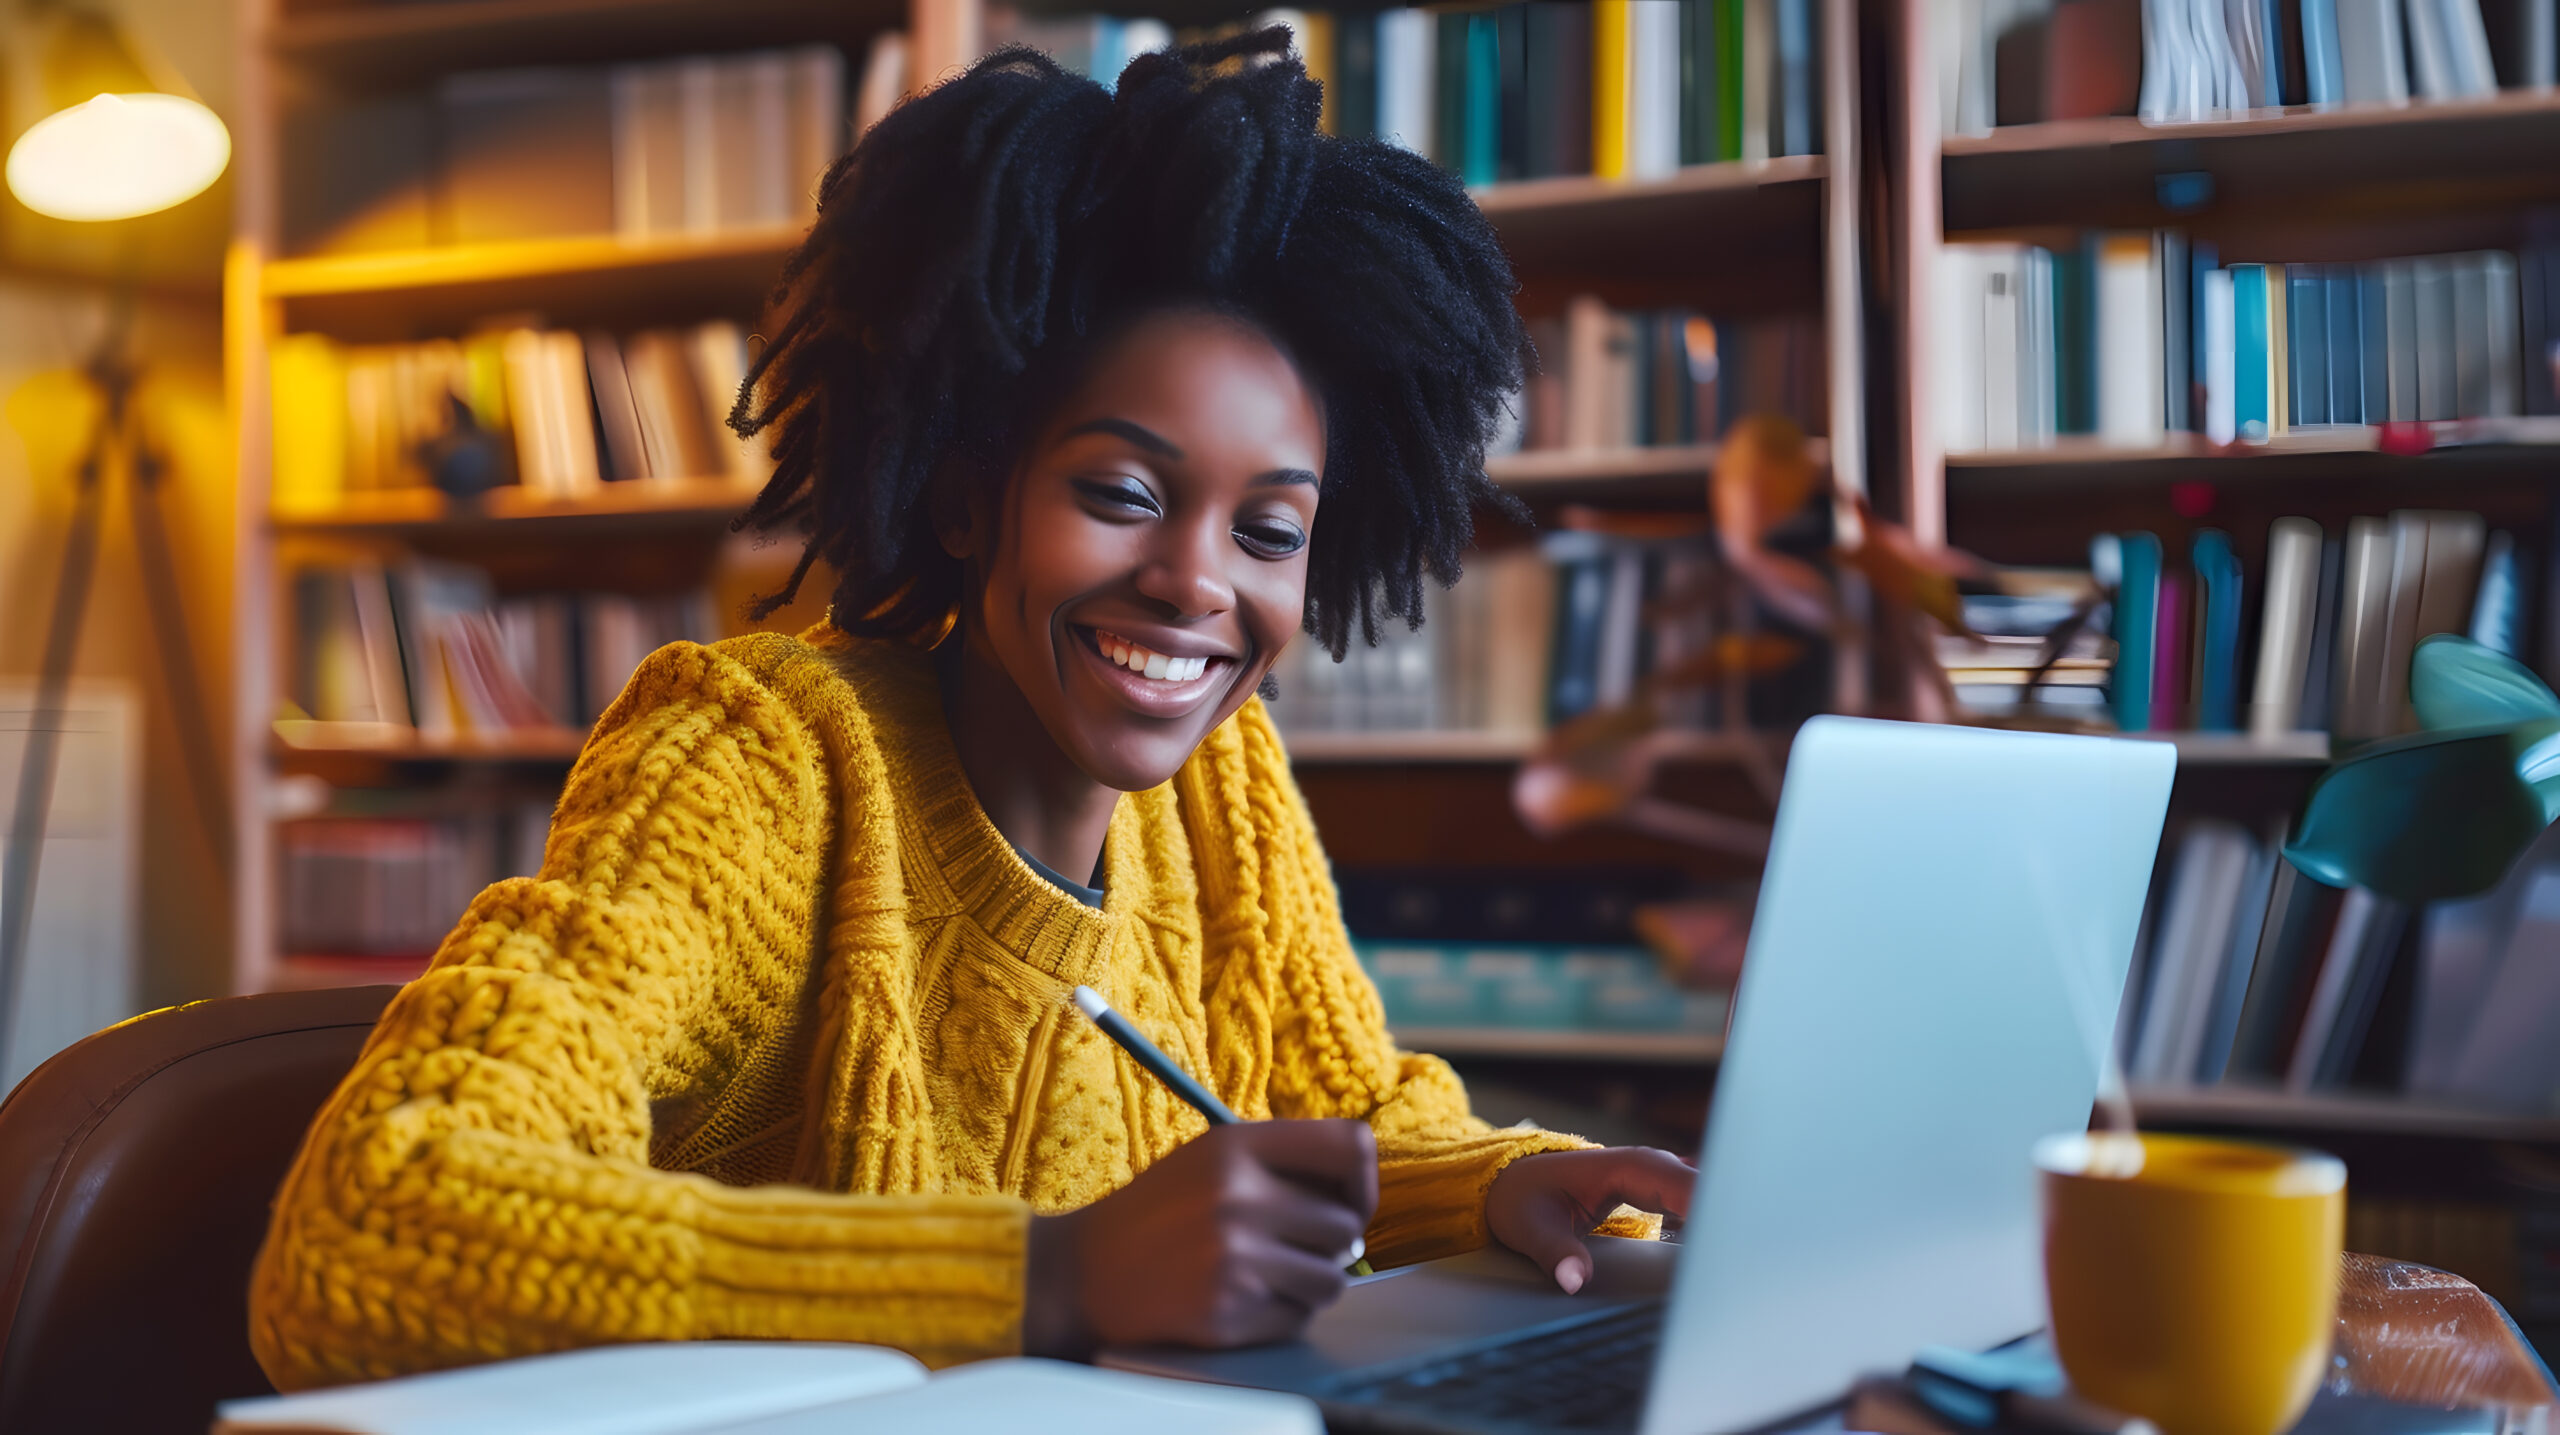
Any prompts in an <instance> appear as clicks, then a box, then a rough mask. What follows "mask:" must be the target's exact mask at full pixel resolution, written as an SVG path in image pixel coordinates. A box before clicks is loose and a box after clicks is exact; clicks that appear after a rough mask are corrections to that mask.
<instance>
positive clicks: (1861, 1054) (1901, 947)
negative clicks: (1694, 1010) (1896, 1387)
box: [1643, 718, 2177, 1435]
mask: <svg viewBox="0 0 2560 1435" xmlns="http://www.w3.org/2000/svg"><path fill="white" fill-rule="evenodd" d="M2176 763H2177V759H2176V753H2175V750H2174V749H2172V748H2171V747H2170V746H2169V745H2168V744H2166V743H2151V742H2129V741H2124V740H2120V739H2108V738H2085V737H2061V736H2054V735H2050V734H2043V733H2006V732H1989V731H1984V730H1980V729H1971V728H1951V727H1939V726H1928V725H1922V724H1913V723H1888V722H1872V721H1865V720H1860V719H1854V718H1817V719H1815V720H1814V721H1812V722H1810V723H1807V724H1806V725H1805V726H1804V728H1803V730H1802V731H1801V732H1800V733H1799V734H1798V736H1797V738H1796V741H1795V746H1794V749H1793V751H1792V753H1791V755H1790V756H1789V759H1788V764H1787V779H1786V785H1785V789H1784V791H1783V793H1782V795H1781V798H1780V801H1779V804H1778V820H1777V833H1776V838H1775V841H1774V842H1773V844H1772V847H1771V850H1770V854H1769V863H1768V867H1767V870H1766V872H1765V874H1764V875H1763V877H1762V878H1761V883H1760V905H1759V911H1758V914H1757V916H1756V918H1755V919H1754V922H1753V925H1752V931H1751V947H1750V956H1749V959H1748V960H1747V961H1746V962H1745V964H1744V967H1743V975H1742V985H1741V989H1740V990H1739V992H1737V993H1736V1004H1735V1011H1734V1020H1733V1028H1732V1035H1731V1039H1730V1040H1729V1041H1728V1042H1727V1044H1726V1048H1725V1056H1724V1062H1723V1067H1722V1070H1721V1071H1720V1072H1719V1074H1718V1076H1717V1079H1716V1093H1715V1105H1714V1119H1713V1120H1712V1121H1710V1122H1709V1123H1708V1128H1707V1143H1706V1151H1705V1156H1704V1159H1703V1161H1702V1162H1701V1171H1700V1177H1699V1183H1698V1192H1697V1199H1696V1201H1695V1202H1694V1204H1693V1206H1692V1208H1691V1219H1690V1222H1689V1225H1688V1230H1687V1234H1686V1236H1685V1240H1686V1241H1687V1243H1688V1244H1687V1249H1685V1250H1684V1251H1683V1252H1682V1254H1681V1259H1680V1269H1679V1273H1678V1275H1677V1277H1676V1278H1675V1282H1674V1287H1673V1294H1672V1301H1671V1309H1670V1312H1669V1314H1668V1317H1667V1321H1668V1323H1667V1325H1666V1327H1665V1329H1664V1332H1663V1340H1662V1347H1661V1349H1662V1353H1661V1356H1660V1358H1659V1363H1658V1365H1657V1366H1656V1369H1655V1372H1654V1379H1653V1388H1652V1394H1651V1398H1650V1399H1649V1400H1648V1402H1647V1405H1646V1411H1645V1420H1644V1426H1643V1430H1644V1435H1699V1432H1703V1431H1731V1430H1741V1429H1747V1428H1750V1427H1752V1426H1756V1425H1760V1424H1764V1423H1767V1422H1769V1421H1772V1420H1775V1419H1778V1418H1780V1417H1782V1416H1786V1415H1789V1414H1792V1413H1795V1412H1798V1411H1802V1410H1806V1409H1809V1408H1811V1407H1814V1406H1818V1405H1820V1404H1822V1403H1824V1402H1826V1401H1828V1400H1831V1399H1834V1398H1837V1397H1838V1396H1839V1395H1840V1394H1841V1392H1843V1391H1844V1390H1846V1389H1847V1388H1848V1386H1849V1385H1850V1383H1851V1382H1852V1381H1853V1380H1855V1379H1856V1378H1857V1377H1859V1376H1861V1375H1864V1374H1868V1373H1871V1372H1878V1371H1898V1370H1900V1369H1902V1368H1903V1367H1904V1366H1905V1365H1907V1364H1908V1363H1909V1362H1910V1360H1911V1357H1912V1355H1913V1354H1914V1353H1915V1352H1916V1351H1917V1350H1918V1349H1919V1347H1921V1346H1923V1345H1927V1344H1933V1343H1935V1344H1950V1345H1957V1346H1963V1347H1982V1346H1987V1345H1992V1344H1996V1343H1998V1342H2000V1341H2004V1340H2007V1339H2010V1338H2012V1337H2015V1336H2019V1335H2023V1334H2026V1333H2027V1332H2029V1331H2031V1330H2034V1329H2035V1328H2037V1327H2038V1326H2040V1325H2042V1324H2043V1323H2044V1295H2043V1279H2042V1274H2041V1269H2042V1268H2041V1260H2040V1257H2039V1254H2038V1237H2037V1218H2036V1195H2035V1182H2034V1177H2033V1174H2032V1170H2031V1168H2030V1167H2029V1165H2028V1159H2027V1152H2028V1147H2029V1146H2030V1145H2032V1144H2033V1143H2034V1141H2035V1140H2036V1138H2037V1137H2039V1136H2043V1135H2046V1134H2048V1133H2051V1132H2055V1131H2062V1130H2075V1129H2078V1128H2079V1127H2081V1126H2082V1125H2084V1124H2085V1123H2086V1121H2087V1119H2088V1114H2089V1107H2090V1102H2091V1101H2092V1100H2093V1099H2094V1097H2095V1095H2096V1092H2097V1086H2098V1078H2099V1072H2100V1067H2101V1063H2102V1062H2103V1060H2104V1053H2105V1049H2106V1046H2107V1043H2108V1042H2109V1041H2110V1040H2111V1039H2112V1035H2113V1032H2114V1030H2115V1016H2116V1003H2117V1000H2118V998H2119V996H2120V995H2121V993H2122V990H2123V987H2124V979H2125V968H2126V965H2127V963H2128V962H2129V961H2130V960H2131V956H2132V951H2133V941H2134V931H2135V927H2136V926H2137V925H2138V923H2139V922H2140V920H2141V915H2142V902H2143V895H2144V891H2145V888H2146V887H2147V886H2148V883H2149V878H2150V873H2151V862H2152V857H2153V854H2154V853H2155V851H2156V850H2157V849H2158V846H2159V841H2160V824H2161V819H2162V816H2163V814H2164V813H2165V811H2166V809H2167V806H2168V800H2169V785H2170V780H2171V777H2172V776H2173V774H2174V772H2175V769H2176Z"/></svg>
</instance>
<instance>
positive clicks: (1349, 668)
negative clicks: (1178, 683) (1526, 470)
mask: <svg viewBox="0 0 2560 1435" xmlns="http://www.w3.org/2000/svg"><path fill="white" fill-rule="evenodd" d="M1729 579H1730V574H1729V573H1728V572H1727V570H1726V569H1725V568H1724V566H1723V564H1722V563H1721V561H1720V560H1719V559H1718V557H1717V556H1716V554H1715V551H1714V548H1713V546H1712V544H1711V543H1710V542H1709V541H1708V540H1707V539H1706V537H1705V536H1704V535H1699V534H1689V535H1683V536H1674V537H1663V538H1635V537H1626V536H1620V535H1617V534H1611V533H1597V532H1586V531H1578V530H1573V529H1562V530H1558V531H1555V532H1552V533H1549V534H1547V535H1546V536H1544V537H1543V538H1542V539H1541V540H1540V541H1539V542H1538V543H1537V544H1535V545H1522V546H1518V547H1511V548H1500V549H1495V550H1493V551H1491V552H1488V553H1481V554H1478V555H1476V556H1475V557H1474V558H1473V559H1472V560H1471V561H1470V563H1469V564H1468V567H1467V571H1466V576H1465V577H1463V578H1462V579H1460V581H1459V582H1458V583H1457V585H1456V586H1454V587H1452V588H1450V589H1448V590H1446V591H1445V592H1444V591H1441V590H1439V589H1437V588H1436V587H1435V588H1432V589H1430V590H1429V591H1428V592H1427V595H1426V598H1425V604H1426V607H1425V612H1424V620H1423V624H1422V626H1421V627H1420V628H1418V629H1413V630H1405V629H1400V628H1391V629H1390V630H1389V631H1387V632H1385V633H1383V634H1382V635H1381V638H1380V641H1379V642H1378V643H1377V644H1376V645H1375V646H1367V645H1363V644H1357V643H1355V644H1354V645H1353V646H1352V647H1351V649H1350V651H1349V652H1348V653H1347V654H1346V655H1345V657H1344V660H1343V661H1342V662H1340V663H1336V662H1334V661H1332V660H1331V659H1330V658H1329V657H1328V656H1326V655H1325V654H1324V653H1322V652H1320V651H1317V650H1315V649H1314V646H1313V645H1312V644H1308V643H1297V644H1292V645H1291V646H1290V647H1289V648H1288V649H1287V650H1286V651H1285V652H1284V653H1283V654H1282V655H1281V658H1280V661H1279V663H1278V664H1277V665H1276V666H1275V667H1274V669H1273V673H1274V676H1275V677H1276V679H1277V681H1278V685H1279V690H1280V696H1279V697H1278V699H1276V700H1275V701H1274V702H1273V703H1272V705H1271V708H1272V717H1273V719H1274V721H1276V722H1278V723H1279V724H1280V726H1281V727H1282V729H1283V730H1284V731H1287V732H1291V733H1310V732H1489V733H1504V734H1509V735H1512V736H1515V737H1520V738H1524V739H1525V738H1530V737H1534V736H1535V735H1536V734H1538V733H1539V732H1541V731H1543V730H1545V729H1546V728H1547V727H1549V726H1551V725H1553V724H1555V723H1560V722H1564V721H1567V720H1569V719H1571V718H1574V717H1577V716H1580V715H1581V714H1583V713H1586V712H1590V711H1592V710H1594V709H1599V708H1614V707H1618V706H1621V705H1625V704H1627V703H1630V702H1632V701H1634V700H1636V699H1638V698H1639V697H1642V698H1644V699H1645V700H1646V701H1648V702H1649V703H1650V705H1651V706H1652V709H1653V711H1654V712H1655V714H1656V716H1657V717H1658V718H1659V719H1660V720H1661V722H1662V724H1663V725H1664V726H1666V727H1671V728H1678V729H1686V730H1698V731H1706V730H1718V729H1725V728H1744V727H1755V728H1756V727H1792V726H1793V725H1794V724H1795V723H1797V722H1799V721H1801V720H1803V719H1804V718H1805V717H1808V716H1810V715H1811V714H1813V713H1814V712H1817V711H1819V710H1820V708H1821V705H1822V700H1823V696H1824V693H1823V684H1824V682H1825V679H1824V678H1823V676H1822V674H1823V673H1824V672H1825V671H1826V668H1825V665H1824V664H1823V662H1822V661H1821V660H1820V658H1819V656H1818V654H1817V653H1816V651H1815V649H1816V648H1817V647H1818V644H1816V643H1815V642H1814V641H1813V640H1811V639H1807V638H1802V637H1801V636H1799V637H1798V639H1797V641H1799V642H1800V643H1801V644H1802V646H1803V650H1804V651H1803V654H1802V656H1801V657H1800V659H1799V660H1798V661H1796V662H1794V663H1792V664H1789V665H1786V666H1783V667H1781V668H1780V669H1779V670H1778V671H1775V672H1770V673H1764V674H1758V675H1753V674H1749V673H1745V672H1740V671H1736V672H1732V673H1726V674H1709V675H1707V680H1704V681H1685V680H1678V679H1676V677H1675V678H1674V680H1672V681H1665V682H1660V683H1656V681H1655V680H1656V679H1658V678H1663V677H1666V676H1667V675H1676V674H1679V673H1683V672H1686V671H1688V670H1689V669H1692V668H1696V667H1698V666H1699V665H1700V664H1701V663H1703V662H1705V661H1706V660H1707V658H1708V655H1709V654H1710V653H1711V652H1712V651H1714V650H1715V649H1716V648H1717V646H1718V645H1719V644H1720V643H1721V642H1722V640H1723V639H1725V638H1727V637H1729V636H1737V635H1739V636H1744V637H1748V636H1749V635H1752V634H1755V633H1759V632H1762V631H1764V630H1765V629H1766V628H1767V627H1768V621H1767V619H1766V617H1765V615H1764V614H1762V613H1761V612H1760V610H1759V608H1758V606H1757V605H1756V603H1755V602H1754V600H1753V599H1752V598H1751V597H1750V595H1749V593H1748V592H1747V591H1746V590H1744V589H1743V588H1742V586H1741V585H1739V584H1737V583H1733V582H1731V581H1729Z"/></svg>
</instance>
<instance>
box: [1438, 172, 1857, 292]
mask: <svg viewBox="0 0 2560 1435" xmlns="http://www.w3.org/2000/svg"><path fill="white" fill-rule="evenodd" d="M1825 173H1827V169H1826V167H1825V165H1824V162H1823V158H1822V156H1820V155H1792V156H1788V157H1786V158H1782V159H1770V160H1763V161H1760V162H1757V163H1751V164H1742V163H1733V164H1704V165H1691V166H1689V167H1687V168H1685V169H1681V170H1678V171H1676V172H1674V173H1672V174H1670V175H1666V176H1664V177H1663V178H1660V179H1647V180H1615V179H1598V178H1594V177H1592V176H1589V175H1569V176H1560V177H1557V178H1553V179H1530V180H1517V181H1514V182H1512V183H1509V184H1497V185H1487V186H1485V187H1483V188H1480V189H1477V190H1475V191H1474V194H1475V200H1476V205H1477V207H1478V208H1480V209H1482V210H1483V211H1484V213H1485V217H1486V218H1488V219H1490V220H1492V221H1493V227H1494V229H1495V230H1496V232H1498V233H1499V234H1500V235H1501V236H1502V246H1503V248H1504V249H1505V250H1506V251H1507V252H1508V253H1509V254H1510V256H1511V263H1512V267H1513V268H1515V269H1517V270H1519V271H1520V272H1521V274H1522V275H1523V276H1525V277H1529V278H1532V279H1535V280H1541V281H1548V280H1553V281H1569V280H1574V279H1583V280H1587V281H1589V282H1592V283H1596V284H1600V285H1603V286H1607V285H1612V284H1630V283H1633V284H1643V283H1648V282H1650V283H1677V282H1687V283H1696V282H1698V281H1699V279H1700V277H1701V276H1702V275H1703V276H1710V277H1712V276H1713V275H1715V274H1716V273H1717V272H1718V271H1723V270H1728V269H1733V268H1735V267H1737V266H1741V267H1746V268H1757V267H1759V266H1766V265H1771V264H1776V265H1781V266H1785V267H1787V268H1789V269H1790V270H1791V271H1803V275H1802V276H1800V277H1804V276H1818V270H1819V266H1820V255H1821V251H1822V180H1823V176H1824V175H1825ZM1758 277H1759V278H1760V279H1761V280H1762V281H1763V282H1765V281H1766V279H1767V275H1766V274H1765V273H1763V274H1761V275H1759V276H1758Z"/></svg>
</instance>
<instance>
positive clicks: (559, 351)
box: [542, 329, 604, 498]
mask: <svg viewBox="0 0 2560 1435" xmlns="http://www.w3.org/2000/svg"><path fill="white" fill-rule="evenodd" d="M542 352H543V357H544V359H545V360H546V361H547V362H546V363H545V364H544V366H543V367H544V370H545V373H544V394H543V397H544V399H545V400H546V401H547V402H548V403H549V404H551V406H552V412H553V413H554V414H555V415H557V418H556V419H555V420H554V422H553V424H552V427H553V430H554V433H555V436H556V438H557V440H558V443H559V449H558V459H559V468H558V469H557V471H556V472H555V473H554V475H553V477H554V479H555V480H556V487H555V488H554V490H553V492H554V496H556V497H560V498H579V497H583V496H585V495H587V494H590V493H593V492H595V491H596V489H597V488H598V487H600V486H601V485H602V484H603V482H604V472H603V469H602V468H601V467H600V466H599V465H598V464H597V462H596V424H595V399H594V396H593V391H592V390H590V389H589V388H588V387H587V346H586V343H585V342H584V341H583V340H581V339H580V338H579V337H578V336H577V335H576V334H574V333H571V332H570V331H568V330H566V329H554V330H550V331H548V332H546V333H544V334H543V336H542Z"/></svg>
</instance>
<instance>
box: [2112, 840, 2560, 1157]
mask: <svg viewBox="0 0 2560 1435" xmlns="http://www.w3.org/2000/svg"><path fill="white" fill-rule="evenodd" d="M2282 835H2283V834H2282V830H2281V827H2280V826H2279V827H2274V828H2270V829H2269V830H2268V831H2266V832H2263V833H2259V832H2251V831H2249V830H2248V829H2246V828H2243V827H2240V826H2238V825H2236V824H2234V823H2230V822H2226V821H2222V820H2219V819H2212V818H2200V819H2197V820H2195V821H2192V822H2190V823H2188V824H2186V825H2185V826H2184V827H2183V828H2181V829H2179V830H2177V831H2174V832H2172V833H2171V835H2170V836H2169V838H2168V839H2167V840H2166V841H2165V842H2164V844H2163V847H2162V857H2161V861H2160V863H2159V867H2158V875H2157V877H2156V878H2155V882H2154V890H2153V892H2152V897H2151V903H2150V906H2149V908H2148V909H2147V910H2146V913H2145V916H2144V919H2143V926H2142V935H2141V937H2140V938H2139V940H2138V944H2137V947H2136V950H2135V957H2134V966H2133V969H2132V975H2131V978H2130V981H2129V983H2128V986H2127V988H2126V994H2125V1003H2124V1007H2123V1017H2122V1020H2121V1024H2120V1027H2119V1030H2118V1038H2119V1048H2120V1052H2121V1055H2122V1058H2123V1061H2124V1065H2125V1070H2126V1074H2127V1076H2128V1078H2129V1079H2130V1080H2131V1081H2133V1082H2134V1083H2135V1084H2137V1085H2148V1086H2154V1087H2157V1086H2185V1085H2196V1084H2205V1085H2209V1084H2212V1083H2215V1082H2219V1081H2235V1082H2250V1083H2257V1084H2262V1085H2276V1084H2280V1085H2282V1086H2285V1087H2287V1088H2289V1089H2292V1090H2296V1091H2315V1090H2324V1089H2336V1088H2340V1087H2348V1086H2357V1087H2366V1088H2372V1089H2381V1090H2397V1091H2405V1092H2407V1093H2409V1094H2411V1095H2415V1096H2421V1097H2426V1098H2430V1099H2433V1100H2435V1101H2438V1102H2442V1103H2446V1104H2458V1105H2464V1106H2472V1107H2481V1108H2487V1109H2500V1110H2509V1111H2523V1112H2534V1113H2548V1112H2550V1111H2552V1110H2553V1109H2555V1103H2560V1051H2555V1050H2554V1049H2553V1047H2552V1044H2551V1043H2550V1041H2549V1040H2548V1033H2549V1029H2550V1022H2551V1020H2552V1018H2553V1016H2554V1014H2555V1013H2560V963H2555V962H2553V961H2551V960H2550V954H2551V952H2552V951H2553V950H2554V946H2553V943H2554V940H2555V938H2560V845H2555V843H2554V841H2553V840H2551V839H2547V838H2546V839H2545V840H2544V841H2543V842H2542V843H2541V844H2540V845H2539V846H2537V847H2536V848H2535V849H2534V850H2533V851H2532V852H2529V853H2527V854H2526V856H2525V858H2524V859H2523V860H2522V861H2520V862H2519V863H2518V864H2517V866H2516V868H2515V870H2514V871H2513V872H2512V873H2511V874H2510V875H2509V877H2508V878H2507V880H2506V881H2505V882H2504V883H2502V884H2501V885H2500V886H2499V887H2498V888H2497V889H2496V890H2494V891H2492V892H2490V893H2489V894H2487V895H2486V896H2482V897H2478V898H2474V899H2471V900H2469V901H2462V902H2444V903H2437V904H2434V905H2432V906H2429V907H2426V908H2424V909H2420V910H2415V911H2413V910H2411V909H2410V908H2408V907H2406V906H2403V905H2401V904H2399V903H2395V902H2393V901H2391V900H2390V899H2388V898H2383V897H2378V896H2376V895H2374V894H2373V893H2372V892H2369V891H2366V890H2364V889H2362V888H2354V889H2349V890H2346V891H2343V892H2342V891H2338V890H2336V889H2333V888H2328V887H2323V886H2321V885H2320V884H2318V883H2316V882H2313V881H2311V880H2310V879H2309V878H2306V877H2304V876H2303V875H2302V874H2300V873H2299V872H2297V871H2295V870H2294V869H2293V867H2292V866H2291V865H2290V864H2288V863H2286V862H2285V861H2284V860H2283V857H2282V855H2281V852H2280V851H2279V848H2280V846H2281V838H2282Z"/></svg>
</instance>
